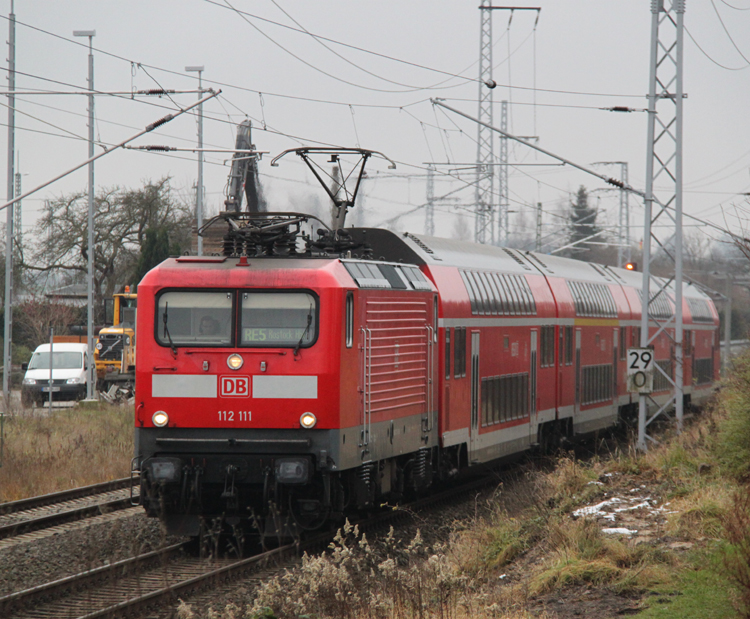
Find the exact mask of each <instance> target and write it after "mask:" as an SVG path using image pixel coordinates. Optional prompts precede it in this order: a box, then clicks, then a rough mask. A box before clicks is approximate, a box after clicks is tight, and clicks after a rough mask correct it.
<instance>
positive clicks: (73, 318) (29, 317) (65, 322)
mask: <svg viewBox="0 0 750 619" xmlns="http://www.w3.org/2000/svg"><path fill="white" fill-rule="evenodd" d="M82 311H83V308H80V307H73V306H72V305H68V304H66V303H64V302H63V301H62V300H60V299H52V300H50V299H46V298H43V297H31V298H30V299H28V300H27V301H24V302H23V303H21V304H20V305H18V306H17V307H16V308H14V311H13V320H14V323H15V325H14V326H15V328H16V330H17V331H19V334H18V336H17V338H16V339H18V341H19V342H28V344H29V346H30V347H31V348H33V347H34V346H36V345H38V344H41V343H43V342H46V341H49V328H50V327H52V328H54V330H55V333H57V334H58V335H65V334H67V332H68V331H67V329H68V327H69V326H71V325H75V324H82V323H83V318H84V317H83V315H82Z"/></svg>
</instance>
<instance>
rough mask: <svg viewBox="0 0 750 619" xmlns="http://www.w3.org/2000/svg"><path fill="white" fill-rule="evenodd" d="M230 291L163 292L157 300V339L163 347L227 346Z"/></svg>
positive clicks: (230, 306)
mask: <svg viewBox="0 0 750 619" xmlns="http://www.w3.org/2000/svg"><path fill="white" fill-rule="evenodd" d="M233 299H234V295H233V294H232V293H231V292H198V291H190V292H177V291H175V292H164V293H162V294H160V295H159V299H158V301H157V312H158V315H157V317H156V325H155V327H156V341H157V342H158V343H159V344H161V345H162V346H230V345H231V344H232V302H233Z"/></svg>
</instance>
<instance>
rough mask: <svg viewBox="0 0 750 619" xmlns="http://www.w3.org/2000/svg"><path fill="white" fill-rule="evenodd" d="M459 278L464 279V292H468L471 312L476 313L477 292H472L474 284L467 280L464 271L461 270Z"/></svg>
mask: <svg viewBox="0 0 750 619" xmlns="http://www.w3.org/2000/svg"><path fill="white" fill-rule="evenodd" d="M461 278H462V279H463V280H464V285H465V286H466V292H467V293H468V294H469V302H470V303H471V313H472V314H478V313H479V307H478V304H477V294H476V292H474V285H473V284H472V283H471V281H469V275H468V273H467V272H466V271H461Z"/></svg>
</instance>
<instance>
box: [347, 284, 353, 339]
mask: <svg viewBox="0 0 750 619" xmlns="http://www.w3.org/2000/svg"><path fill="white" fill-rule="evenodd" d="M353 343H354V293H353V292H351V291H349V292H347V293H346V347H347V348H351V347H352V344H353Z"/></svg>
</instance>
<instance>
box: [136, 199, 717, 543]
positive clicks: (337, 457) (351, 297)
mask: <svg viewBox="0 0 750 619" xmlns="http://www.w3.org/2000/svg"><path fill="white" fill-rule="evenodd" d="M267 215H269V216H270V219H268V218H266V221H274V220H273V216H272V214H267ZM298 219H300V220H305V217H304V216H299V218H298ZM279 221H280V222H281V223H280V225H281V227H282V228H283V227H284V226H285V225H286V226H287V228H285V229H288V225H289V221H290V220H289V219H288V218H286V219H285V218H284V217H281V219H280V220H279ZM277 223H278V222H277ZM332 234H333V236H336V238H337V239H338V240H339V241H341V239H342V238H344V239H345V240H346V243H344V244H343V247H344V249H343V250H342V251H338V252H336V251H331V247H323V246H322V245H320V244H317V245H316V244H314V243H312V242H309V240H308V242H307V244H306V245H305V246H304V247H302V248H301V249H298V245H295V244H294V243H292V244H291V246H290V245H289V244H287V245H286V246H284V245H283V244H281V245H273V244H266V245H262V246H261V245H259V246H256V247H249V248H248V247H247V246H245V247H243V248H241V249H239V250H238V248H237V247H236V245H235V246H231V243H229V244H228V248H227V249H226V250H225V253H227V254H228V255H226V256H218V257H192V256H185V257H179V258H170V259H169V260H166V261H165V262H163V263H162V264H161V265H159V266H158V267H156V268H155V269H153V270H152V271H151V272H149V273H148V274H147V275H146V277H145V278H144V279H143V281H142V282H141V283H140V285H139V288H138V297H139V299H138V301H139V308H138V324H137V329H138V338H139V342H138V353H137V355H138V358H137V363H136V394H137V397H136V413H135V426H136V428H135V437H136V442H135V459H134V469H135V470H137V471H139V472H140V484H141V503H142V504H143V505H144V507H145V508H146V510H147V512H148V513H149V514H150V515H152V516H159V517H161V518H163V519H164V521H165V522H166V524H167V528H168V530H169V531H170V532H174V533H182V534H188V535H198V534H199V533H200V531H201V526H211V525H212V524H215V522H216V519H220V520H222V521H223V522H225V523H228V524H230V525H243V524H247V523H250V522H252V523H253V524H254V525H255V526H258V525H260V526H261V527H263V528H264V529H265V530H266V531H271V532H277V533H278V532H286V533H290V532H291V533H293V532H294V531H299V530H301V529H302V530H304V529H312V528H315V527H317V526H319V525H320V524H322V523H323V522H325V521H326V520H327V519H329V518H332V517H334V518H335V517H337V516H341V515H342V514H343V513H345V512H346V510H347V509H349V508H365V507H368V506H372V505H375V504H377V503H378V502H380V501H383V500H398V499H399V497H401V496H403V495H404V494H405V493H409V492H415V491H420V490H423V489H426V488H427V487H428V486H430V485H431V484H432V483H433V482H435V481H436V480H438V479H445V478H447V477H452V476H454V475H456V474H457V473H458V472H460V471H462V470H465V469H467V468H470V467H472V466H476V465H483V464H485V463H490V462H494V461H497V460H498V459H500V458H505V457H509V456H514V455H517V454H520V453H523V452H524V451H526V450H528V449H530V448H531V447H533V446H542V447H550V446H554V445H557V444H559V443H560V442H561V441H562V440H563V439H565V438H571V437H574V436H576V435H581V434H586V433H590V432H594V431H597V430H601V429H605V428H608V427H610V426H613V425H614V424H616V423H617V422H618V420H620V419H622V418H624V417H628V416H633V415H634V414H635V412H636V408H637V396H635V395H631V394H630V393H629V392H628V391H627V389H626V361H625V352H626V349H627V348H629V347H631V346H638V344H639V341H640V336H639V328H640V324H641V323H640V318H641V299H640V288H641V275H640V274H639V273H632V272H629V271H626V270H623V269H616V268H610V267H605V266H600V265H596V264H591V263H586V262H579V261H575V260H571V259H565V258H560V257H553V256H547V255H541V254H535V253H530V252H522V251H518V250H513V249H506V248H500V247H492V246H487V245H475V244H471V243H465V242H460V241H455V240H446V239H438V238H428V237H421V236H416V235H412V234H403V235H397V234H395V233H393V232H390V231H387V230H380V229H357V228H350V229H347V230H346V231H345V232H344V233H341V231H339V233H332ZM337 235H338V236H337ZM305 238H307V237H305ZM323 245H325V243H323ZM341 247H342V245H341V243H339V245H338V246H334V249H341ZM346 247H349V248H350V249H346ZM683 296H684V303H683V315H684V325H685V329H686V331H685V344H686V345H685V363H684V380H685V389H684V392H685V398H686V400H687V401H692V402H699V401H701V400H702V399H704V398H705V397H707V396H708V395H709V394H710V392H711V389H712V386H713V383H714V382H715V380H716V375H717V369H718V365H719V357H718V355H719V352H718V335H717V326H718V316H717V313H716V309H715V307H714V305H713V303H712V302H711V300H710V299H709V298H708V297H707V296H706V295H705V294H703V293H702V292H701V291H700V290H698V289H696V288H695V287H693V286H691V285H686V286H685V288H684V293H683ZM673 312H674V301H673V296H672V295H671V294H669V293H668V292H667V293H663V294H661V295H659V296H658V297H656V298H655V299H654V300H653V301H652V313H655V314H656V315H657V316H658V318H659V320H661V321H662V322H661V323H659V324H658V325H655V326H654V328H653V333H654V334H655V333H657V331H660V333H659V335H658V337H657V338H656V339H655V341H654V344H653V345H654V351H655V358H656V362H657V364H658V365H659V366H660V368H661V369H662V370H664V372H665V373H666V374H667V375H669V376H674V353H673V344H672V336H673V329H671V328H664V327H665V324H666V321H667V320H668V319H669V317H671V316H672V314H673ZM669 392H670V385H669V383H668V381H667V380H666V379H664V378H663V376H662V374H661V373H660V372H657V379H656V384H655V393H654V395H653V397H654V401H655V402H657V403H662V402H663V401H665V399H666V398H667V397H669Z"/></svg>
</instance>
